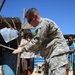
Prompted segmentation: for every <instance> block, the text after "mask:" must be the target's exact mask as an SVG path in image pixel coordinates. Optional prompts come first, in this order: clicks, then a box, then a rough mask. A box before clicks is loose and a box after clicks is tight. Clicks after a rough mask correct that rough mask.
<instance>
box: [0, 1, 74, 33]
mask: <svg viewBox="0 0 75 75" xmlns="http://www.w3.org/2000/svg"><path fill="white" fill-rule="evenodd" d="M1 2H2V0H0V4H1ZM24 8H25V9H26V11H27V10H28V9H29V8H36V9H37V10H38V11H39V13H40V15H41V17H43V18H49V19H51V20H53V21H55V22H56V24H57V25H58V26H59V27H60V29H61V31H62V33H63V34H75V0H6V1H5V3H4V6H3V8H2V10H1V11H0V15H2V16H4V17H19V18H20V20H21V22H22V18H23V9H24ZM25 22H26V20H25Z"/></svg>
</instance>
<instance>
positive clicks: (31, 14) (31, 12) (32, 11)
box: [25, 8, 39, 17]
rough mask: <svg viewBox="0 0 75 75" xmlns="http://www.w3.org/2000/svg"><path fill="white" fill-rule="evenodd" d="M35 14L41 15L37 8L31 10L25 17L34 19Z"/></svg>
mask: <svg viewBox="0 0 75 75" xmlns="http://www.w3.org/2000/svg"><path fill="white" fill-rule="evenodd" d="M35 12H36V13H37V14H39V13H38V10H37V9H36V8H30V9H29V10H28V11H27V12H26V14H25V17H27V16H29V17H33V16H34V13H35Z"/></svg>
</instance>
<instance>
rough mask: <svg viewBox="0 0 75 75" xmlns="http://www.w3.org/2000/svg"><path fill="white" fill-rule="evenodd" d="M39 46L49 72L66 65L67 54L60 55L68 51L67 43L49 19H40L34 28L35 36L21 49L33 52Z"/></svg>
mask: <svg viewBox="0 0 75 75" xmlns="http://www.w3.org/2000/svg"><path fill="white" fill-rule="evenodd" d="M39 46H40V47H41V48H42V50H43V52H44V58H45V60H46V62H47V63H48V65H49V69H48V70H51V72H52V71H53V70H57V69H59V68H60V67H61V66H63V65H66V64H67V63H68V54H63V55H61V53H65V52H67V51H69V48H68V46H67V43H66V41H65V39H64V37H63V34H62V32H61V31H60V28H59V27H58V26H57V24H56V23H55V22H53V21H52V20H50V19H47V18H41V19H40V21H39V24H38V26H37V27H36V35H35V36H34V38H33V39H32V40H31V41H30V42H29V43H28V44H27V45H25V46H24V48H23V49H26V50H27V51H30V52H33V51H35V50H36V49H37V48H38V47H39ZM57 55H58V56H57ZM64 68H65V67H64ZM48 75H53V74H49V72H48ZM54 75H57V74H54ZM58 75H59V74H58ZM60 75H61V74H60ZM62 75H64V74H62Z"/></svg>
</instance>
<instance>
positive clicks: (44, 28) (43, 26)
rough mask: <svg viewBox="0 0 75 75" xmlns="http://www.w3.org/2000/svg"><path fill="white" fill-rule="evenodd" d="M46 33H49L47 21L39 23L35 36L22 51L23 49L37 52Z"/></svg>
mask: <svg viewBox="0 0 75 75" xmlns="http://www.w3.org/2000/svg"><path fill="white" fill-rule="evenodd" d="M48 31H49V23H48V22H47V21H44V22H42V23H40V24H39V25H38V28H37V30H36V35H35V36H34V37H33V39H32V40H31V41H30V42H29V43H28V44H27V45H25V46H24V48H23V50H24V49H25V50H26V51H30V52H32V51H35V50H37V48H38V47H39V46H40V45H41V44H42V43H43V41H44V40H45V39H46V37H47V34H48Z"/></svg>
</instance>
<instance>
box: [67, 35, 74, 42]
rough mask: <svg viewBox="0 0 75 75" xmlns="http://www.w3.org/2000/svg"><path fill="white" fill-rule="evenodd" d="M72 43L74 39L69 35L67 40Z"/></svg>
mask: <svg viewBox="0 0 75 75" xmlns="http://www.w3.org/2000/svg"><path fill="white" fill-rule="evenodd" d="M73 41H74V37H73V36H72V35H70V36H69V38H68V42H69V43H73Z"/></svg>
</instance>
